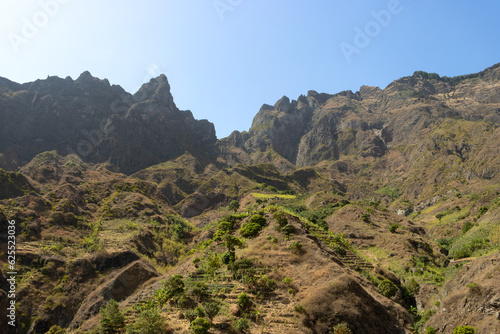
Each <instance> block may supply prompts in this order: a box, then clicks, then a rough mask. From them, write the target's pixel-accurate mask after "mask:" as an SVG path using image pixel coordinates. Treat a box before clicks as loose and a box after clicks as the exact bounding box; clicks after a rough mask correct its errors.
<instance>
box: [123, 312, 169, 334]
mask: <svg viewBox="0 0 500 334" xmlns="http://www.w3.org/2000/svg"><path fill="white" fill-rule="evenodd" d="M165 327H166V321H165V318H163V316H162V315H161V313H160V311H159V310H158V309H154V308H153V309H146V310H144V311H142V312H141V313H140V314H139V316H138V317H137V318H136V319H135V322H134V323H132V324H130V325H128V326H127V333H128V334H162V333H164V331H165Z"/></svg>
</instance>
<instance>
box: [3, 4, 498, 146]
mask: <svg viewBox="0 0 500 334" xmlns="http://www.w3.org/2000/svg"><path fill="white" fill-rule="evenodd" d="M499 14H500V2H498V1H494V0H488V1H478V2H471V1H464V0H455V1H451V0H442V1H431V0H399V1H398V0H381V1H378V0H376V1H375V0H372V1H368V0H356V1H350V2H348V1H345V0H308V1H305V0H304V1H294V0H288V1H285V0H267V1H265V0H164V1H159V0H142V1H135V0H134V1H132V0H120V1H118V0H108V1H103V0H100V1H97V0H85V1H84V0H37V1H33V0H23V1H19V0H0V22H1V24H0V48H1V50H2V52H1V53H0V76H2V77H7V78H9V79H11V80H13V81H16V82H28V81H34V80H36V79H38V78H42V79H43V78H46V77H47V75H57V76H60V77H66V76H68V75H69V76H71V77H72V78H74V79H76V78H77V77H78V76H79V74H80V73H81V72H83V71H85V70H89V71H90V72H91V73H92V75H94V76H97V77H100V78H107V79H109V81H110V82H111V83H112V84H118V85H121V86H122V87H123V88H125V89H126V90H127V91H129V92H131V93H134V92H135V91H136V90H137V89H138V88H139V87H140V85H141V84H142V83H144V82H147V81H149V80H150V78H152V77H155V76H158V75H159V74H161V73H164V74H166V75H167V77H168V79H169V82H170V85H171V87H172V94H173V96H174V100H175V102H176V104H177V106H178V107H179V108H180V109H189V110H191V111H192V112H193V114H194V116H195V117H196V118H198V119H208V120H209V121H211V122H213V123H214V124H215V127H216V131H217V136H218V137H219V138H223V137H226V136H228V135H229V134H230V133H231V131H232V130H240V131H242V130H248V129H249V127H250V125H251V121H252V119H253V117H254V116H255V114H256V113H257V112H258V110H259V108H260V106H261V105H262V104H263V103H267V104H274V103H275V102H276V100H278V99H279V98H281V97H282V96H283V95H286V96H288V97H289V98H290V99H296V98H297V97H298V96H299V95H300V94H307V91H308V90H316V91H318V92H326V93H336V92H339V91H342V90H347V89H350V90H353V91H356V90H358V89H359V87H360V86H361V85H371V86H379V87H381V88H384V87H385V86H387V85H388V84H389V83H390V82H391V81H393V80H395V79H397V78H399V77H402V76H406V75H411V74H412V73H413V72H414V71H415V70H424V71H427V72H437V73H439V74H440V75H447V76H454V75H460V74H468V73H473V72H478V71H481V70H483V69H484V68H486V67H488V66H491V65H493V64H495V63H498V62H500V43H499V41H500V38H499V37H500V20H499V19H498V18H499V16H500V15H499Z"/></svg>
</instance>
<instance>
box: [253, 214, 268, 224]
mask: <svg viewBox="0 0 500 334" xmlns="http://www.w3.org/2000/svg"><path fill="white" fill-rule="evenodd" d="M249 222H250V223H253V224H259V225H260V226H261V227H264V226H266V224H267V220H266V218H264V217H262V216H261V215H253V216H252V217H250V220H249Z"/></svg>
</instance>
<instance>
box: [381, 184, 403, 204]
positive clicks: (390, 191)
mask: <svg viewBox="0 0 500 334" xmlns="http://www.w3.org/2000/svg"><path fill="white" fill-rule="evenodd" d="M375 193H376V194H380V195H385V196H389V198H390V199H392V200H393V201H394V200H395V199H397V198H398V197H399V188H395V187H393V186H392V185H390V184H389V185H387V186H385V187H383V188H382V189H379V190H377V191H375Z"/></svg>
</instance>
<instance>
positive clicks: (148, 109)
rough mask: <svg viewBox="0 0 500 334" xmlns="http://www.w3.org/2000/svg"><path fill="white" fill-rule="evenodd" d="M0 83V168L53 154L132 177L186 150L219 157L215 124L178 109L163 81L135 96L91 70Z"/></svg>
mask: <svg viewBox="0 0 500 334" xmlns="http://www.w3.org/2000/svg"><path fill="white" fill-rule="evenodd" d="M0 85H1V87H0V90H1V92H2V95H1V96H0V119H2V123H1V124H2V125H1V134H0V151H1V152H2V154H3V156H2V159H0V165H1V166H2V167H4V168H7V169H12V168H15V167H19V166H22V165H24V164H26V163H27V162H29V161H30V160H31V159H33V158H34V157H35V155H37V154H39V153H42V152H45V151H52V150H56V151H57V152H58V153H59V154H61V155H68V154H77V155H78V156H79V157H80V158H82V159H83V160H84V161H86V162H93V163H103V162H109V163H110V164H112V165H114V166H116V167H117V168H118V170H120V171H122V172H124V173H127V174H130V173H133V172H135V171H138V170H140V169H143V168H145V167H149V166H151V165H153V164H156V163H159V162H163V161H166V160H170V159H174V158H176V157H178V156H180V155H182V154H184V152H186V151H189V152H191V153H192V154H195V155H196V156H198V157H200V158H205V159H206V158H208V157H209V156H210V155H215V154H216V151H217V150H216V147H215V143H216V137H215V129H214V126H213V124H211V123H209V122H208V121H206V120H201V121H198V120H195V119H194V118H193V115H192V114H191V112H190V111H181V110H179V109H178V108H177V107H176V106H175V103H174V101H173V98H172V95H171V94H170V86H169V84H168V81H167V78H166V77H165V76H164V75H162V76H159V77H158V78H155V79H152V80H151V81H150V82H149V83H146V84H144V85H143V86H142V87H141V88H140V89H139V91H138V92H137V93H135V94H134V95H131V94H129V93H127V92H125V91H124V90H123V89H122V88H121V87H119V86H115V85H113V86H111V85H110V84H109V82H108V81H107V80H100V79H97V78H94V77H92V75H91V74H90V73H89V72H84V73H82V74H81V75H80V77H79V78H78V79H77V80H72V79H71V78H70V77H67V78H66V79H61V78H58V77H48V78H47V79H46V80H37V81H35V82H32V83H25V84H22V85H19V84H15V83H12V82H10V81H8V80H7V79H1V80H0Z"/></svg>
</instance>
